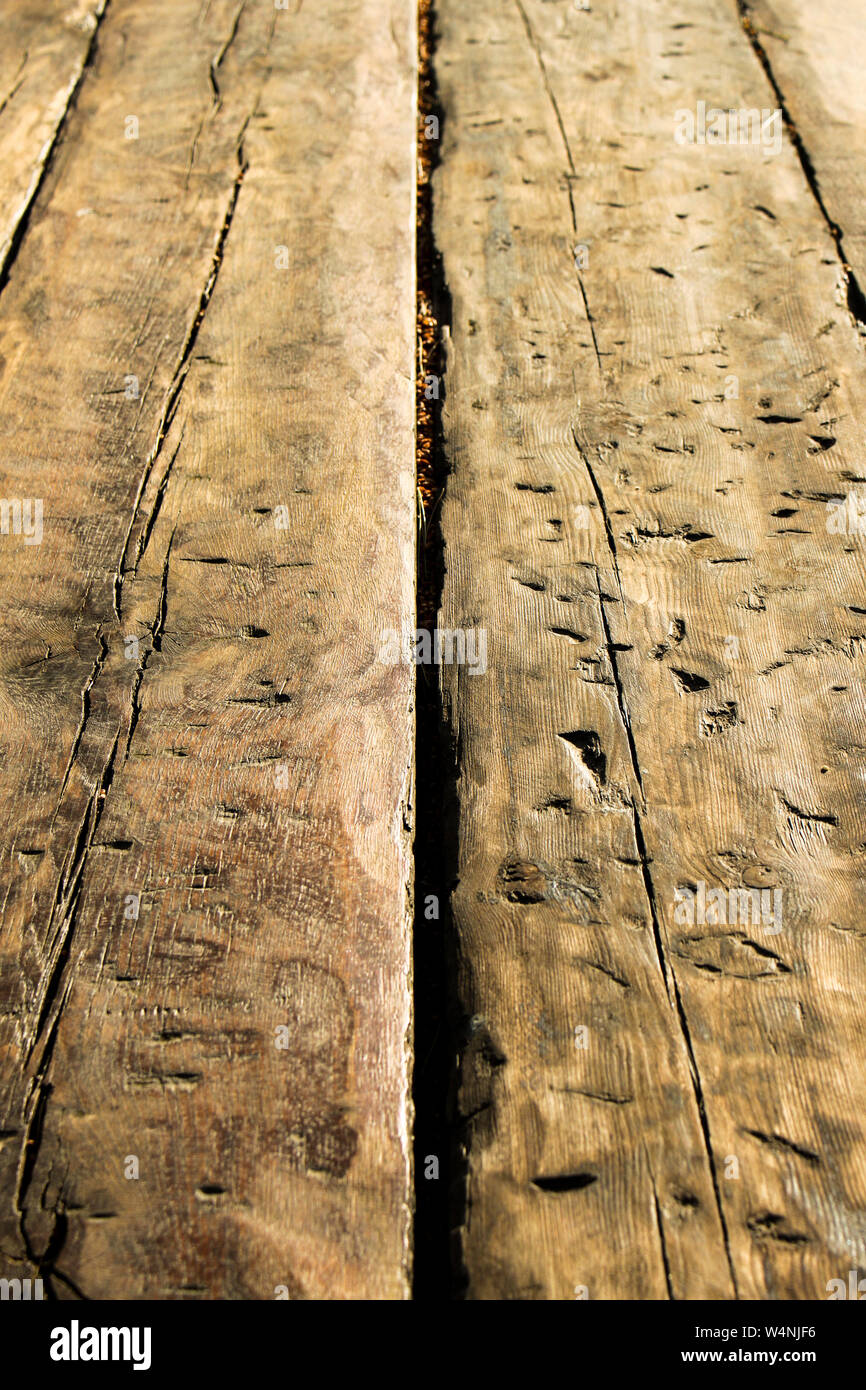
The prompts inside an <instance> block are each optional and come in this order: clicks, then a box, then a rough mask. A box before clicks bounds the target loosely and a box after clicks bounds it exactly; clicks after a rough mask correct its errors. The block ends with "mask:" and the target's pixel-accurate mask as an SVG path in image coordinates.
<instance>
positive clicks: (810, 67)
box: [740, 0, 866, 332]
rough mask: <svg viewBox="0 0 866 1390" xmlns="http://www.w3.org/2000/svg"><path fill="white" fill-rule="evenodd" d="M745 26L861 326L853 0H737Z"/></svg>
mask: <svg viewBox="0 0 866 1390" xmlns="http://www.w3.org/2000/svg"><path fill="white" fill-rule="evenodd" d="M740 11H741V16H742V21H743V24H744V26H745V29H746V32H747V33H748V35H749V38H750V40H751V42H752V43H753V45H754V46H755V49H756V52H757V53H758V54H759V55H760V59H761V61H762V62H763V63H764V64H765V65H766V67H767V72H768V74H769V77H770V80H771V81H772V82H773V84H774V86H775V88H776V91H777V94H778V97H779V99H780V101H782V102H783V103H784V107H785V111H786V113H787V115H788V117H789V119H790V122H791V128H792V133H793V138H794V139H795V140H796V141H797V142H798V145H799V148H800V149H801V152H802V158H803V164H804V167H805V170H806V173H807V176H808V177H809V178H810V180H811V181H812V184H813V188H814V191H815V194H816V197H817V198H819V199H820V201H821V204H822V206H823V208H824V210H825V213H826V216H827V218H828V220H829V221H830V222H831V223H832V225H833V228H834V231H835V233H836V235H837V237H838V244H839V250H840V253H841V256H842V258H843V260H844V262H845V264H846V265H847V266H850V268H851V272H852V273H853V283H852V277H851V276H850V275H849V276H846V281H845V285H844V290H845V294H846V298H847V299H848V302H849V304H850V305H851V308H852V309H853V311H854V313H855V314H856V316H857V317H858V319H859V320H860V321H861V323H863V325H864V328H863V331H864V332H866V302H864V294H866V289H864V286H866V215H864V207H863V193H862V184H863V178H862V167H861V165H862V159H861V156H862V150H863V142H864V137H866V94H864V92H863V83H862V81H861V74H862V72H863V66H864V63H866V26H864V23H863V11H862V8H861V7H860V6H859V5H857V4H855V3H853V0H841V2H840V3H839V4H833V5H832V6H827V7H823V6H822V7H821V10H820V12H819V11H818V10H817V9H816V7H815V6H814V5H809V4H806V3H804V0H740Z"/></svg>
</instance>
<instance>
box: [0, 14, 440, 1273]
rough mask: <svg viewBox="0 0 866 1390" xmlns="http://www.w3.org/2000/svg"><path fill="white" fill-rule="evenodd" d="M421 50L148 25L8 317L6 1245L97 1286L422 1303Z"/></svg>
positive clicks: (338, 18) (3, 328)
mask: <svg viewBox="0 0 866 1390" xmlns="http://www.w3.org/2000/svg"><path fill="white" fill-rule="evenodd" d="M298 8H300V7H298ZM413 64H414V9H413V7H412V6H411V5H409V4H408V3H406V0H389V2H388V3H386V4H384V5H383V4H381V3H374V0H362V3H360V4H358V3H352V4H349V3H347V2H346V0H325V3H322V4H320V5H318V6H315V7H312V8H309V9H307V10H305V11H304V13H303V16H301V15H300V14H299V13H289V12H288V11H277V10H275V8H274V7H273V6H267V5H252V4H246V5H245V4H243V3H240V4H238V3H234V4H224V3H221V2H220V0H213V3H211V4H209V5H205V6H202V5H200V4H198V3H178V0H155V3H152V4H148V5H147V6H141V5H140V4H137V3H133V0H127V2H126V3H125V2H124V0H112V3H111V4H110V6H109V8H108V10H107V12H106V14H105V17H104V19H103V22H102V26H101V30H100V33H99V42H98V47H97V51H96V53H95V55H94V56H93V59H92V62H91V65H90V68H89V70H88V72H87V75H86V80H85V81H84V83H83V84H82V86H81V88H80V91H79V93H78V96H77V100H76V102H75V106H74V109H73V110H72V111H71V112H70V115H69V117H68V120H67V123H66V127H65V131H64V135H63V139H62V140H61V141H60V142H59V144H58V146H57V148H56V150H55V152H54V154H53V157H52V159H51V161H50V167H49V169H48V173H47V176H46V178H45V180H44V183H43V187H42V189H41V190H40V193H39V197H38V199H37V201H36V204H35V206H34V208H33V211H32V214H31V217H30V220H29V226H28V229H27V234H26V236H25V237H24V238H23V241H22V242H21V245H20V248H19V249H18V251H17V255H16V258H15V261H14V265H13V267H12V273H11V275H10V277H9V280H8V284H7V285H6V287H5V290H4V291H3V293H2V296H0V357H2V360H3V363H4V370H3V375H2V378H0V418H2V432H3V435H4V439H5V440H6V448H5V450H4V460H3V462H4V469H3V473H4V476H3V478H2V483H0V491H2V494H3V496H5V497H18V496H19V494H20V493H21V492H22V491H23V490H25V489H26V491H27V494H28V496H32V497H42V498H43V499H44V538H43V541H42V544H41V545H35V544H33V545H30V544H27V543H26V540H25V537H23V536H20V535H18V536H16V535H12V534H10V535H4V536H3V537H2V543H0V578H2V586H3V593H4V597H5V619H6V629H5V638H6V640H5V641H4V655H3V663H2V666H3V669H2V678H0V740H2V773H0V776H2V794H3V799H4V802H5V804H6V805H7V807H9V808H10V814H9V815H8V817H7V818H6V820H5V822H4V829H3V832H2V833H3V844H2V862H3V864H4V866H5V870H4V877H5V885H4V911H3V933H2V981H3V983H2V1004H0V1038H2V1091H0V1096H2V1105H0V1109H2V1112H3V1113H2V1116H0V1131H2V1134H3V1140H2V1151H0V1187H2V1191H3V1205H2V1210H3V1213H4V1215H3V1218H2V1223H0V1248H2V1251H3V1255H4V1258H5V1262H6V1264H7V1265H8V1266H9V1270H10V1273H12V1272H19V1273H21V1274H26V1273H28V1272H31V1271H38V1272H39V1273H40V1274H41V1275H42V1276H43V1277H44V1278H46V1279H47V1280H50V1283H51V1287H52V1288H53V1290H54V1292H55V1293H56V1294H57V1295H58V1296H59V1297H60V1298H74V1297H77V1296H86V1297H88V1298H95V1299H104V1298H123V1299H139V1298H249V1299H272V1298H274V1297H290V1298H328V1299H331V1298H333V1299H341V1298H361V1297H364V1298H384V1297H388V1298H403V1297H405V1296H406V1294H407V1279H408V1263H409V1177H410V1173H409V1168H410V1157H409V1138H408V1127H409V1116H408V1099H407V1094H408V1093H407V1075H408V1029H409V1009H410V993H409V990H410V979H409V964H410V956H409V940H408V932H409V920H410V919H409V897H408V890H409V883H410V864H411V855H410V843H409V831H410V825H411V821H410V816H411V807H410V801H411V796H410V791H411V774H412V709H411V699H410V695H411V686H412V672H411V668H409V667H406V666H389V665H385V664H383V663H381V662H380V661H379V660H378V659H377V656H378V652H379V647H380V633H381V631H382V630H383V629H386V628H394V629H399V628H401V627H403V626H405V625H407V624H409V623H410V622H411V618H412V614H413V611H414V564H413V557H414V526H415V516H414V505H415V504H414V442H413V424H414V405H413V383H412V370H413V356H414V265H413V262H414V206H413V192H414V176H415V171H414V68H413ZM131 115H134V116H136V117H137V119H138V138H137V139H128V138H126V129H127V117H129V116H131ZM130 378H134V381H131V380H130ZM131 1159H134V1160H135V1163H131V1162H130V1160H131ZM136 1164H137V1177H135V1176H130V1174H131V1173H132V1172H133V1171H134V1170H136Z"/></svg>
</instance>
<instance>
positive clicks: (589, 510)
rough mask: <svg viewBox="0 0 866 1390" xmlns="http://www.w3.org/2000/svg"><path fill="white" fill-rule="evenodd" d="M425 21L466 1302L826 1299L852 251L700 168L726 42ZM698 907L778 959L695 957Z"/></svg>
mask: <svg viewBox="0 0 866 1390" xmlns="http://www.w3.org/2000/svg"><path fill="white" fill-rule="evenodd" d="M438 11H439V28H440V32H441V37H440V41H439V45H438V49H437V71H438V78H439V86H440V92H441V99H442V104H443V108H444V110H445V112H446V121H445V123H444V128H443V150H442V162H441V165H440V168H439V170H438V171H437V174H436V181H435V197H436V238H437V243H438V246H439V248H440V250H441V251H442V254H443V258H444V271H445V276H446V280H447V285H448V289H449V291H450V295H451V299H452V305H453V314H452V320H451V324H450V327H449V331H448V364H447V375H446V388H447V390H446V404H445V410H444V425H445V434H446V450H447V455H448V462H449V464H450V467H451V469H452V473H451V476H450V478H449V482H448V489H447V494H446V500H445V503H444V508H443V515H442V526H443V533H444V540H445V547H446V549H445V564H446V568H447V574H446V581H445V591H444V598H443V608H442V612H441V614H440V623H441V624H442V625H443V626H444V627H447V628H466V627H472V628H483V629H486V631H487V636H488V672H487V674H486V675H485V676H481V675H474V676H473V675H472V674H470V673H469V671H468V670H467V669H466V668H464V667H460V666H456V665H455V666H451V667H445V668H443V679H444V688H445V698H446V702H447V706H448V710H449V718H450V725H451V731H452V733H453V735H454V738H455V741H456V747H457V749H458V750H459V766H458V774H459V778H458V784H457V791H458V800H459V815H460V833H459V864H458V871H459V887H458V888H457V890H456V891H455V893H454V897H453V909H454V915H455V925H456V930H457V934H458V950H459V958H460V989H461V997H462V1003H463V1008H464V1011H465V1014H466V1016H467V1020H468V1021H467V1030H468V1033H469V1036H470V1042H469V1043H468V1046H467V1049H466V1053H465V1057H464V1066H463V1078H462V1085H461V1092H460V1110H461V1114H462V1115H463V1117H464V1120H465V1125H466V1129H465V1156H466V1201H465V1215H464V1220H463V1223H462V1228H461V1230H460V1232H459V1236H460V1248H461V1251H462V1259H463V1261H464V1264H465V1269H466V1276H467V1280H468V1294H469V1297H471V1298H477V1299H490V1298H518V1299H572V1298H575V1297H589V1298H591V1299H599V1298H603V1299H626V1298H635V1297H637V1298H643V1299H664V1298H688V1299H706V1298H733V1297H740V1298H745V1299H793V1298H810V1299H816V1298H826V1297H827V1292H828V1291H827V1283H828V1281H829V1280H830V1279H832V1278H837V1277H839V1278H842V1279H845V1278H846V1277H847V1272H848V1270H849V1269H851V1268H856V1267H857V1266H859V1265H862V1264H863V1263H864V1260H866V1248H864V1230H863V1223H862V1212H863V1210H864V1206H866V1161H864V1148H863V1114H864V1106H866V1093H864V1092H866V1086H864V1075H866V1071H864V1060H866V1059H864V1035H863V1029H862V999H863V995H864V987H866V978H864V976H866V963H864V954H863V945H864V936H863V926H862V911H861V905H862V900H863V892H864V863H863V843H864V838H866V837H864V798H863V786H862V768H863V740H862V732H861V729H862V722H863V715H864V688H863V668H862V661H863V657H862V650H863V643H864V640H866V632H864V627H863V621H864V620H863V613H864V610H866V595H864V575H863V551H862V545H863V540H862V537H860V536H857V535H845V534H842V535H840V534H832V533H830V532H828V528H827V521H828V510H827V501H828V499H829V500H831V501H832V499H834V498H835V499H841V498H844V497H846V496H847V495H848V494H849V493H851V492H852V490H853V491H855V492H856V489H857V486H858V484H859V481H860V479H861V475H862V472H863V469H862V457H863V452H864V427H863V421H864V419H866V396H864V393H866V388H864V375H863V351H862V347H861V344H860V341H859V338H858V326H857V324H856V323H855V322H854V321H853V320H852V317H851V315H850V313H849V312H848V309H847V307H846V306H845V303H844V295H843V294H841V293H840V290H839V286H840V284H841V283H842V280H843V276H842V268H841V264H840V261H839V257H838V254H837V249H836V246H835V245H834V242H833V239H832V237H831V235H830V232H829V230H828V227H827V223H826V220H825V217H824V216H823V214H822V212H821V210H820V209H819V207H818V205H817V203H816V200H815V198H814V196H813V192H812V190H811V189H810V187H809V185H808V183H807V181H806V179H805V177H804V174H803V170H802V168H801V165H800V162H799V159H798V157H797V153H796V151H795V150H794V148H793V147H792V145H791V143H790V141H789V140H788V139H787V138H786V139H785V140H784V141H782V142H781V144H780V147H779V150H778V153H765V152H764V151H763V150H762V148H761V147H760V145H754V144H736V145H732V144H725V145H699V144H679V143H677V141H676V139H675V130H676V122H677V119H678V118H677V112H678V111H679V110H683V109H686V110H691V111H693V112H696V103H697V102H698V101H704V102H706V104H707V106H708V107H713V106H718V107H721V108H724V109H725V110H727V109H729V108H757V109H759V110H763V109H768V110H769V109H772V108H775V106H776V102H775V99H774V94H773V92H772V90H771V88H770V86H769V83H768V81H767V78H766V76H765V73H764V72H763V71H762V68H761V65H760V63H759V61H758V58H757V56H756V54H755V51H754V49H753V47H752V45H751V43H750V41H749V37H748V35H747V34H746V32H745V31H744V29H743V27H742V26H741V23H740V20H739V16H738V13H737V10H736V7H735V6H734V5H730V6H728V5H722V6H715V7H709V8H708V7H707V6H705V5H702V4H698V3H697V0H694V3H691V0H690V3H688V4H685V5H684V4H683V3H681V0H679V2H678V3H676V4H674V3H673V0H660V3H658V4H654V5H652V6H647V5H643V4H639V3H633V2H632V0H611V3H606V4H599V3H595V0H594V3H593V4H592V6H591V7H587V8H583V7H581V6H579V5H575V4H572V3H570V0H481V3H479V4H477V5H474V6H472V7H471V8H468V7H466V6H465V5H462V4H459V3H457V0H440V4H439V6H438ZM771 129H772V128H771V127H769V126H768V133H771ZM861 134H862V131H861ZM840 216H841V214H840ZM580 245H582V246H584V248H588V249H584V250H582V251H578V254H577V256H575V247H576V246H580ZM702 884H703V885H705V891H709V890H710V889H712V888H724V889H725V890H729V889H743V890H749V891H751V890H752V889H756V890H760V889H762V888H769V889H771V890H775V889H777V888H778V889H779V890H780V892H781V902H782V909H781V912H782V915H781V930H780V931H779V932H776V931H775V930H773V929H772V928H771V930H770V931H767V930H765V926H764V925H763V924H758V925H754V924H751V923H747V924H746V925H743V924H742V922H741V921H740V920H739V913H740V907H739V900H738V901H737V904H736V905H735V907H734V916H735V920H734V921H727V922H725V921H722V922H717V923H713V922H708V923H704V924H701V923H699V922H696V923H695V924H694V925H690V924H689V923H688V922H687V921H684V920H683V912H684V908H683V902H685V901H686V894H687V892H688V891H689V890H690V889H697V888H698V887H699V886H700V885H702ZM678 893H679V895H680V898H681V899H682V901H681V902H679V903H678V896H677V895H678ZM678 907H679V908H680V913H679V920H678V916H677V910H678ZM767 925H769V924H767ZM774 925H775V924H774ZM576 1030H577V1031H576Z"/></svg>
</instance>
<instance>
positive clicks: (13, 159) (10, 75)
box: [0, 0, 106, 283]
mask: <svg viewBox="0 0 866 1390" xmlns="http://www.w3.org/2000/svg"><path fill="white" fill-rule="evenodd" d="M105 5H106V0H76V2H75V3H73V4H71V5H70V4H69V3H68V0H15V3H14V4H10V5H7V6H5V7H4V12H3V45H2V49H0V193H2V204H0V283H2V282H3V280H4V279H5V271H6V264H7V261H8V259H9V258H10V254H11V253H13V251H14V246H15V243H16V241H17V240H18V239H19V238H20V237H21V236H22V234H23V231H24V226H25V225H26V220H27V215H28V212H29V210H30V208H31V206H32V204H33V200H34V198H35V196H36V193H37V191H38V188H39V184H40V181H41V179H42V177H43V174H44V171H45V169H46V168H47V166H48V163H49V161H50V158H51V154H52V151H53V149H54V146H55V145H56V143H57V141H58V140H59V138H60V136H61V133H62V130H63V126H64V125H65V122H66V120H67V118H68V115H69V112H70V110H71V109H72V108H73V106H74V104H75V99H76V97H77V94H78V91H79V88H80V86H81V82H82V80H83V77H84V73H85V71H86V69H87V66H88V64H89V63H90V62H91V60H92V58H93V55H94V53H95V49H96V43H97V40H98V30H99V24H100V22H101V19H102V16H103V14H104V12H105Z"/></svg>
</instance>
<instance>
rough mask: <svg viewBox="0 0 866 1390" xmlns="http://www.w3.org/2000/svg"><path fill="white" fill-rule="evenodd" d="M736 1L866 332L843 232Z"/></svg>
mask: <svg viewBox="0 0 866 1390" xmlns="http://www.w3.org/2000/svg"><path fill="white" fill-rule="evenodd" d="M736 5H737V14H738V15H739V18H740V24H741V25H742V28H743V32H744V34H745V35H746V38H747V39H748V40H749V43H750V44H751V46H752V49H753V51H754V53H755V56H756V58H757V59H758V62H759V63H760V64H761V67H762V68H763V69H764V73H765V76H766V78H767V81H768V82H769V84H770V86H771V87H772V89H773V95H774V96H775V98H776V101H777V102H778V105H779V109H780V111H781V112H782V120H783V121H784V123H785V129H786V130H787V132H788V135H789V136H790V138H791V144H792V145H793V146H794V149H795V150H796V152H797V158H798V159H799V161H800V166H801V168H802V170H803V174H804V176H805V179H806V182H807V184H808V185H809V191H810V193H811V194H812V197H813V198H814V199H815V202H816V203H817V205H818V210H819V212H820V213H821V216H822V217H823V219H824V221H825V222H826V224H827V228H828V231H829V232H830V235H831V237H832V238H833V244H834V245H835V247H836V254H837V256H838V257H839V260H840V261H841V264H842V274H843V276H844V278H845V298H846V303H847V306H848V312H849V313H850V314H851V317H852V318H853V319H854V320H855V322H856V324H857V327H858V329H859V331H860V332H861V333H866V294H864V293H863V290H862V289H861V287H860V285H859V283H858V281H857V277H856V275H855V274H854V271H853V270H852V268H851V266H850V265H849V263H848V260H847V257H846V255H845V247H844V244H843V236H844V233H843V231H842V228H841V227H840V226H839V223H838V222H836V221H835V219H834V218H832V217H831V216H830V213H829V212H828V210H827V205H826V203H825V202H824V196H823V194H822V192H821V185H820V182H819V179H818V174H817V171H816V169H815V166H814V164H813V163H812V157H811V155H810V154H809V151H808V150H807V149H806V146H805V145H804V143H803V137H802V136H801V134H800V132H799V130H798V129H797V127H796V125H795V123H794V120H793V118H792V116H791V113H790V111H789V110H788V106H787V103H786V101H785V98H784V95H783V93H782V89H781V87H780V86H779V83H778V80H777V78H776V74H775V73H774V71H773V65H772V63H771V62H770V56H769V54H768V53H767V50H766V48H765V47H764V45H763V44H762V43H761V39H760V36H759V34H758V30H757V27H756V25H755V21H754V19H753V18H752V7H751V5H750V4H749V0H736Z"/></svg>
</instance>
